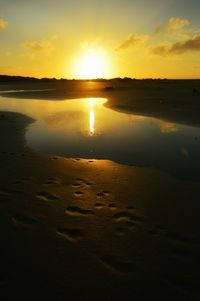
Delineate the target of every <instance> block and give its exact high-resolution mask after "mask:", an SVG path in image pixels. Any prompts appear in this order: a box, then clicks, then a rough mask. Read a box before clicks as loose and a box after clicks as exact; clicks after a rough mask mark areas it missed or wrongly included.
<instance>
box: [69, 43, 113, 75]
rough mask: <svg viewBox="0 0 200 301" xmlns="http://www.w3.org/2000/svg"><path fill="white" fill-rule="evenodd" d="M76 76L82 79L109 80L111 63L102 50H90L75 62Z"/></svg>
mask: <svg viewBox="0 0 200 301" xmlns="http://www.w3.org/2000/svg"><path fill="white" fill-rule="evenodd" d="M73 73H74V75H75V77H76V78H80V79H95V78H107V77H108V76H109V63H108V58H107V55H106V52H105V51H103V50H102V49H89V50H87V51H86V52H84V53H83V54H81V55H80V57H79V58H78V59H77V60H76V61H75V64H74V72H73Z"/></svg>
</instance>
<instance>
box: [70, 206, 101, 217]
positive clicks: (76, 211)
mask: <svg viewBox="0 0 200 301" xmlns="http://www.w3.org/2000/svg"><path fill="white" fill-rule="evenodd" d="M65 213H67V214H69V215H74V216H86V215H94V214H95V212H94V211H92V210H89V209H83V208H80V207H77V206H69V207H67V209H66V211H65Z"/></svg>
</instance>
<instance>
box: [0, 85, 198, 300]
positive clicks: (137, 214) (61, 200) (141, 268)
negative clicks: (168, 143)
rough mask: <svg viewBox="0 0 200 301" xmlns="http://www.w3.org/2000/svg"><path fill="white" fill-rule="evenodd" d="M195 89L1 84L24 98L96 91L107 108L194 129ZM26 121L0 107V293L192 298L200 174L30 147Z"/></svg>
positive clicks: (76, 95) (59, 97) (75, 95)
mask: <svg viewBox="0 0 200 301" xmlns="http://www.w3.org/2000/svg"><path fill="white" fill-rule="evenodd" d="M199 86H200V84H199V81H134V82H132V83H131V84H130V83H124V82H120V83H116V82H114V83H107V82H106V83H105V82H83V83H81V84H80V83H73V84H71V83H70V82H69V83H58V82H56V83H55V84H49V83H47V84H44V83H42V84H41V83H39V84H36V85H33V84H24V83H23V84H22V83H20V84H15V85H13V84H12V85H10V83H8V84H4V85H3V86H2V87H1V92H2V91H3V93H0V94H1V96H2V99H3V97H5V95H6V97H10V98H23V99H26V100H27V102H28V101H31V99H33V98H34V99H46V101H48V100H51V99H54V100H55V99H56V100H57V101H59V100H64V99H74V98H91V97H103V98H107V99H108V102H107V103H106V104H105V106H107V107H109V108H111V109H113V110H116V111H118V110H119V111H120V112H126V113H128V114H135V115H140V116H141V115H142V116H153V117H159V118H161V119H162V120H165V121H170V122H179V123H180V124H186V125H189V126H190V125H193V126H197V127H198V126H199V120H200V110H199V105H200V104H199V102H200V96H199V94H198V93H196V92H194V91H199ZM64 87H65V89H64ZM108 87H112V89H110V88H108ZM21 89H23V90H25V91H20V90H21ZM50 89H51V90H50ZM194 89H196V90H194ZM9 90H12V92H6V93H5V91H9ZM13 90H15V91H13ZM32 90H34V91H32ZM35 90H39V91H35ZM41 90H42V91H41ZM44 90H45V91H44ZM33 122H34V120H33V119H31V118H30V117H28V116H25V115H22V114H19V113H13V112H6V111H2V112H1V113H0V133H1V146H0V156H1V165H0V166H1V188H0V212H1V221H0V223H1V227H0V231H1V241H2V247H1V249H0V255H1V260H2V262H1V275H0V288H1V289H0V295H2V300H6V298H7V299H9V298H10V299H11V300H12V299H14V298H15V296H17V297H18V298H22V299H25V298H26V299H29V300H32V299H33V300H36V299H38V300H40V299H41V300H42V299H44V298H45V299H47V298H54V299H55V298H56V299H58V300H66V299H69V300H73V299H74V300H102V299H104V300H122V299H124V300H125V299H128V297H129V296H131V297H132V299H134V298H135V299H136V300H146V298H154V299H155V300H161V299H163V300H169V298H171V296H173V297H174V298H176V299H177V300H180V299H181V300H198V299H199V297H200V292H199V277H198V273H199V267H200V262H199V251H200V236H199V234H200V229H199V217H200V214H199V212H200V211H199V209H200V204H199V201H198V200H199V198H198V196H199V193H200V188H199V181H198V180H196V181H193V180H189V179H188V180H187V179H180V178H177V177H175V176H173V175H170V174H168V173H166V172H163V171H161V170H158V169H156V168H153V167H139V166H128V165H122V164H119V163H117V162H113V161H110V160H106V159H105V160H97V159H94V158H93V157H92V155H91V158H89V159H88V158H87V159H85V158H67V157H61V156H55V155H51V154H45V153H41V152H38V151H36V150H34V149H31V148H30V147H29V146H28V145H27V143H26V139H25V133H26V129H27V127H28V126H29V125H30V124H32V123H33ZM193 138H194V137H193ZM197 138H198V137H197Z"/></svg>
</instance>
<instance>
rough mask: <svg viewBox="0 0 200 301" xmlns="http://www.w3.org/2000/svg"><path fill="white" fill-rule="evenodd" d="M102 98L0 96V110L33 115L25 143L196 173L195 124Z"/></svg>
mask: <svg viewBox="0 0 200 301" xmlns="http://www.w3.org/2000/svg"><path fill="white" fill-rule="evenodd" d="M105 102H106V99H98V98H87V99H77V100H66V101H47V100H34V99H33V100H24V99H23V100H22V99H13V98H12V99H11V98H10V99H9V98H1V102H0V110H8V111H14V112H20V113H23V114H26V115H28V116H30V117H32V118H34V119H35V120H36V121H35V122H34V123H32V124H31V125H29V127H28V129H27V132H26V139H27V143H28V145H29V146H30V147H32V148H34V149H37V150H39V151H42V152H46V153H52V154H55V155H61V156H66V157H79V158H93V159H95V158H96V159H110V160H113V161H116V162H119V163H123V164H124V163H125V164H129V165H137V166H151V167H154V168H159V169H161V170H164V171H167V172H169V173H171V174H174V175H176V176H179V177H186V178H198V177H200V129H199V128H195V127H188V126H184V125H180V124H172V123H169V122H166V121H162V120H159V119H155V118H150V117H144V116H135V115H130V114H125V113H119V112H117V111H113V110H111V109H108V108H106V107H105V106H103V103H105Z"/></svg>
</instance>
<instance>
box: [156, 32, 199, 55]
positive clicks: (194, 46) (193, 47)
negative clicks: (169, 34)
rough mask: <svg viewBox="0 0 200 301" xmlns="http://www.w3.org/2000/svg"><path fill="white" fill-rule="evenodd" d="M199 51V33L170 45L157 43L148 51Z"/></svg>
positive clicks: (169, 52)
mask: <svg viewBox="0 0 200 301" xmlns="http://www.w3.org/2000/svg"><path fill="white" fill-rule="evenodd" d="M195 51H200V35H195V36H193V37H192V38H190V39H188V40H185V41H182V42H176V43H173V44H171V45H167V44H159V45H156V46H154V47H152V48H151V49H150V52H151V53H152V54H155V55H162V56H163V55H170V54H184V53H186V52H195Z"/></svg>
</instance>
